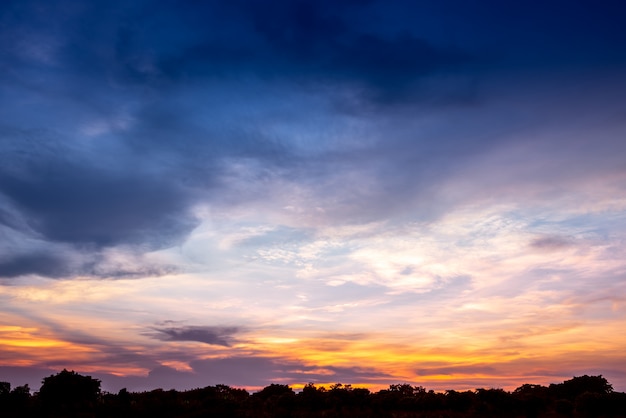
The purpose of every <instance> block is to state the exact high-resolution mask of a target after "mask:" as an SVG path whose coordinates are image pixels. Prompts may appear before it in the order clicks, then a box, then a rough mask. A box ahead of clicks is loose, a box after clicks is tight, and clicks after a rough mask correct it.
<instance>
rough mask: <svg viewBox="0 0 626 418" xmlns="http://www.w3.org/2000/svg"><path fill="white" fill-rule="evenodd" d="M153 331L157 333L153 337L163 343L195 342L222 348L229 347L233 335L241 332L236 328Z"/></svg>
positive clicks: (181, 328) (174, 328)
mask: <svg viewBox="0 0 626 418" xmlns="http://www.w3.org/2000/svg"><path fill="white" fill-rule="evenodd" d="M153 329H154V330H155V331H157V332H158V334H154V335H153V337H154V338H157V339H160V340H163V341H197V342H201V343H205V344H210V345H221V346H224V347H230V345H231V344H232V342H233V337H234V335H235V334H237V333H239V332H240V331H241V330H240V329H239V328H238V327H216V326H181V327H167V328H159V327H155V328H153Z"/></svg>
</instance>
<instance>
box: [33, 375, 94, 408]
mask: <svg viewBox="0 0 626 418" xmlns="http://www.w3.org/2000/svg"><path fill="white" fill-rule="evenodd" d="M38 397H39V400H40V401H41V404H42V406H43V408H44V409H45V411H46V412H48V413H50V414H51V415H55V416H56V415H59V416H74V415H77V414H79V413H80V412H82V411H85V410H91V409H94V407H95V406H96V402H97V401H98V399H99V398H100V381H99V380H98V379H93V378H92V377H91V376H83V375H80V374H78V373H76V372H74V371H71V372H70V371H67V370H65V369H63V371H62V372H60V373H58V374H55V375H52V376H48V377H46V378H44V379H43V382H42V385H41V389H39V394H38Z"/></svg>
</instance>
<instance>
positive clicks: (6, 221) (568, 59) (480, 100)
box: [0, 0, 626, 277]
mask: <svg viewBox="0 0 626 418" xmlns="http://www.w3.org/2000/svg"><path fill="white" fill-rule="evenodd" d="M1 7H2V9H1V11H2V13H1V14H0V27H1V28H2V36H0V93H2V94H0V107H2V108H3V114H2V115H1V116H0V198H1V199H2V200H1V201H2V202H3V203H2V206H4V207H1V208H0V222H2V224H3V225H5V226H7V227H9V228H12V229H14V230H17V231H19V232H21V233H23V234H25V235H27V236H31V237H32V236H35V237H37V238H39V239H41V240H44V241H51V242H61V243H66V244H70V245H75V246H76V248H78V249H80V251H90V250H91V251H96V252H97V251H100V250H102V249H103V248H110V247H115V246H117V245H131V246H136V247H141V248H144V249H148V250H151V249H159V248H165V247H168V246H171V245H174V244H176V243H179V242H181V241H182V240H184V238H185V237H186V236H187V235H188V234H189V233H190V232H191V231H192V230H193V228H194V227H195V226H196V225H197V224H196V220H195V219H194V217H193V214H192V212H193V207H194V205H196V204H198V203H202V202H218V203H223V202H225V201H226V200H227V199H226V198H225V197H224V196H225V195H224V194H223V193H224V191H225V190H227V189H228V192H229V193H232V194H236V191H232V190H230V188H231V184H230V183H229V176H230V175H231V173H230V171H229V168H230V167H229V164H230V162H231V160H232V159H242V160H246V161H247V163H248V164H249V165H250V166H251V167H254V170H252V171H255V172H254V173H253V174H252V175H251V177H252V179H251V180H250V181H252V182H255V181H258V183H259V184H263V181H264V179H266V178H274V177H280V178H283V179H287V180H289V181H295V182H299V183H300V184H301V185H303V187H305V188H309V190H311V194H312V195H313V196H314V197H317V198H319V199H320V202H321V203H322V204H321V205H320V206H326V207H325V210H326V213H327V214H328V217H335V218H336V219H340V220H341V221H343V220H345V219H350V220H351V221H356V222H359V221H370V220H372V219H377V218H380V217H381V216H382V215H384V214H386V213H389V212H390V211H393V210H396V209H397V210H401V209H402V208H407V207H410V206H411V204H412V203H413V202H416V201H417V202H419V205H420V206H421V207H422V208H421V209H420V213H422V214H423V213H429V212H432V213H435V212H437V211H438V210H439V206H438V205H439V204H438V201H437V199H436V195H437V193H438V190H439V188H440V184H441V182H442V181H444V180H445V179H446V178H448V177H450V176H453V175H454V174H455V173H456V172H457V170H459V169H461V168H462V167H463V164H464V162H465V161H466V160H467V159H469V158H471V157H472V156H473V155H477V154H479V153H481V152H483V151H484V150H485V149H488V148H490V147H492V146H494V144H499V143H502V142H505V141H507V140H509V137H510V136H509V135H507V134H508V133H509V132H511V131H515V130H520V129H523V128H524V127H525V126H527V125H529V124H532V123H534V122H536V121H537V120H539V119H542V118H543V119H545V118H546V117H545V116H536V115H534V116H533V115H531V116H528V115H527V114H519V113H516V112H515V108H514V107H513V108H512V110H511V109H508V110H506V111H504V110H503V114H491V115H490V117H489V119H488V120H485V119H484V118H483V119H480V108H481V106H486V104H485V102H486V101H488V100H489V99H490V98H491V97H490V94H492V93H493V92H492V91H490V90H489V89H486V88H485V89H481V88H482V87H481V86H484V85H485V84H486V83H487V81H488V80H490V78H491V77H492V76H493V75H494V74H495V73H498V74H499V73H502V72H506V71H512V73H515V71H527V70H528V69H529V68H535V67H541V68H543V67H547V68H548V69H551V68H552V69H557V70H559V71H563V69H564V68H569V69H571V72H576V71H580V70H581V69H588V68H594V66H599V67H602V66H607V65H613V66H615V68H617V67H619V66H620V65H623V63H624V62H625V61H624V60H625V58H624V49H623V47H622V46H623V41H624V39H625V36H626V35H625V33H626V31H625V30H624V29H623V28H624V27H625V25H622V24H621V23H623V22H622V20H623V16H624V14H623V13H619V12H620V11H621V10H622V9H623V6H621V5H620V4H619V3H615V2H608V3H603V5H601V6H597V7H591V6H586V5H584V4H583V3H579V2H575V3H571V2H567V3H564V2H555V3H552V2H550V4H548V5H541V7H538V6H536V5H532V4H526V3H525V4H524V5H514V6H510V5H506V6H505V5H503V4H502V3H498V2H492V1H485V2H480V3H479V4H472V5H471V6H469V5H468V4H467V3H466V2H461V1H459V2H452V3H449V4H447V5H445V6H444V5H441V4H439V3H435V2H433V3H421V4H416V3H414V2H409V1H397V2H393V3H389V2H383V1H375V0H372V1H356V0H355V1H345V2H343V1H342V2H339V3H338V2H331V1H325V0H324V1H312V0H296V1H288V0H275V1H272V2H269V3H268V2H266V1H221V0H213V1H206V2H191V3H188V4H186V5H185V6H184V7H181V6H180V5H179V4H178V3H176V2H174V1H159V2H132V3H129V2H116V1H112V2H111V1H109V2H104V1H95V2H89V3H88V4H87V3H86V4H73V3H71V2H68V3H64V4H63V6H62V7H61V6H59V5H57V4H54V3H51V2H44V1H19V2H18V1H7V2H3V3H2V6H1ZM581 28H582V29H583V30H580V29H581ZM520 69H521V70H520ZM533 75H534V73H533V74H531V75H530V76H529V77H532V76H533ZM523 78H524V77H522V79H523ZM574 84H575V83H574ZM605 87H606V86H605V85H604V84H602V85H601V86H599V87H598V88H605ZM506 88H507V89H509V88H511V89H514V88H515V86H511V85H507V86H506ZM541 89H543V86H542V87H541V88H540V89H538V90H541ZM617 90H618V91H619V86H618V88H617ZM297 94H300V95H301V97H307V98H311V97H316V98H319V97H322V99H321V100H320V102H321V103H323V104H321V105H319V108H316V109H311V107H310V103H309V102H306V101H299V98H300V96H297ZM290 95H291V96H290ZM614 104H615V103H610V105H611V107H613V108H617V107H616V106H614ZM538 106H539V107H540V106H541V104H540V103H539V104H538ZM602 106H605V107H608V105H606V103H604V104H602ZM449 107H452V108H454V110H455V111H456V112H458V111H459V110H460V109H461V110H462V109H469V110H468V111H467V112H466V113H465V114H463V116H462V117H459V116H458V113H457V114H456V115H453V114H452V112H451V113H450V114H449V115H447V116H446V121H447V122H446V124H447V125H449V126H451V128H450V129H449V130H447V129H442V126H443V124H441V123H439V124H437V123H435V124H434V125H433V127H429V126H428V124H427V123H426V124H424V123H421V122H420V117H421V116H424V115H425V118H426V119H428V118H429V117H430V116H431V114H430V113H429V112H430V111H431V108H438V109H440V110H441V111H442V112H445V111H447V109H449ZM286 109H287V110H286ZM315 112H317V113H316V114H320V113H324V114H325V115H327V118H328V119H332V118H335V117H336V118H337V119H334V120H339V122H338V124H341V123H342V122H343V119H341V118H347V119H349V118H358V119H359V120H361V121H370V122H371V124H370V125H367V127H368V129H369V128H371V131H370V132H368V133H367V135H370V136H371V138H374V139H373V140H370V142H369V144H368V145H363V146H362V147H357V148H358V149H355V150H351V149H350V148H349V147H348V151H345V150H343V149H341V148H342V147H338V148H339V149H337V150H335V149H329V150H327V152H319V153H316V154H315V155H314V156H313V155H306V152H301V150H298V149H297V148H298V146H297V144H295V142H296V141H295V140H294V139H293V138H295V137H297V136H298V135H299V133H296V132H294V131H295V130H297V129H300V130H301V131H304V130H319V131H320V132H322V131H323V129H324V128H325V126H322V125H323V124H321V125H320V126H319V127H317V126H315V127H313V128H311V127H310V126H309V125H306V127H305V128H303V127H302V126H303V125H304V122H303V121H307V120H309V119H311V116H312V115H313V113H315ZM473 112H474V113H473ZM542 112H543V110H538V111H537V113H538V114H540V113H542ZM548 113H549V112H548ZM585 113H586V112H585V109H583V110H581V111H578V112H573V113H572V115H570V116H571V117H568V119H573V118H575V117H576V116H577V115H580V114H585ZM340 119H341V120H340ZM479 119H480V120H479ZM543 119H542V120H543ZM562 119H565V118H561V120H562ZM294 120H295V122H294ZM375 122H379V123H375ZM290 123H292V125H289V124H290ZM277 125H279V128H282V127H283V126H288V127H289V128H288V129H283V130H282V131H281V130H280V129H278V131H279V132H280V133H276V132H274V131H272V129H270V128H268V126H270V127H272V126H277ZM301 125H302V126H301ZM311 125H313V124H311ZM443 131H445V132H443ZM477 132H478V133H479V135H477V134H476V133H477ZM306 134H310V135H311V136H312V138H313V139H312V140H311V141H312V142H314V141H316V140H317V139H319V138H321V137H323V135H324V134H323V133H318V132H313V133H310V132H307V133H306ZM531 134H532V132H531ZM316 135H317V136H316ZM359 135H362V133H361V132H357V133H356V134H354V133H352V132H349V131H346V132H340V135H337V137H340V136H346V137H348V136H356V137H358V136H359ZM367 135H366V136H367ZM364 142H366V141H364ZM331 148H332V147H331ZM608 148H611V149H613V147H612V144H608ZM594 165H597V164H594ZM583 167H585V166H583ZM354 173H356V177H361V178H368V179H375V182H372V183H373V184H372V185H370V186H368V188H363V189H361V188H354V187H352V186H351V185H345V184H338V183H339V182H338V181H337V177H341V176H343V175H346V176H347V177H348V176H349V175H351V174H354ZM273 176H274V177H273ZM239 180H241V179H239ZM246 180H247V179H246ZM368 181H369V180H368ZM254 193H258V195H261V196H262V195H263V193H264V192H263V191H258V188H256V183H255V184H251V185H249V186H248V187H247V188H246V189H245V191H244V192H241V194H242V196H241V197H240V198H239V200H238V202H243V201H246V198H249V195H250V194H254ZM333 193H336V194H337V195H341V198H340V199H335V198H334V197H329V196H331V195H332V196H334V194H333ZM258 195H255V198H258ZM327 197H329V198H328V202H325V201H324V199H325V198H327ZM337 202H339V203H337ZM381 202H384V203H381ZM326 203H328V204H326ZM328 206H332V207H328ZM34 254H39V255H41V254H42V253H41V252H37V251H33V252H32V254H31V255H28V256H25V255H24V252H23V251H22V252H20V253H19V254H18V253H17V252H16V253H14V254H4V255H3V257H2V259H3V260H5V261H4V263H5V264H4V265H5V272H6V276H12V275H15V274H18V273H19V272H24V273H28V272H31V273H37V274H42V272H44V271H45V270H47V269H46V268H45V267H44V266H48V267H49V273H48V274H49V275H50V276H55V277H56V276H62V275H64V274H65V273H66V272H71V271H74V270H72V269H75V268H76V266H70V265H69V264H68V265H66V266H63V262H62V260H63V258H62V257H59V256H54V255H53V254H52V253H46V254H45V255H42V256H36V255H34ZM29 260H30V261H33V260H39V261H36V262H32V263H30V265H31V267H30V268H29V267H27V264H29V263H25V262H26V261H29ZM68 263H69V261H68ZM80 269H82V270H83V271H85V270H88V267H81V268H80Z"/></svg>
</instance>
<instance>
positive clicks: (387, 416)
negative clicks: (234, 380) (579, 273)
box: [0, 370, 626, 418]
mask: <svg viewBox="0 0 626 418" xmlns="http://www.w3.org/2000/svg"><path fill="white" fill-rule="evenodd" d="M0 417H2V418H18V417H19V418H28V417H37V418H39V417H49V418H57V417H59V418H60V417H64V418H65V417H67V418H71V417H81V418H109V417H115V418H131V417H132V418H144V417H145V418H160V417H163V418H165V417H167V418H200V417H203V418H204V417H219V418H266V417H268V418H270V417H271V418H279V417H280V418H287V417H293V418H313V417H324V418H335V417H337V418H338V417H350V418H392V417H393V418H413V417H414V418H464V417H476V418H477V417H481V418H483V417H487V418H489V417H494V418H495V417H510V418H544V417H545V418H557V417H575V418H579V417H580V418H587V417H589V418H593V417H597V418H618V417H626V394H624V393H621V392H614V391H613V387H612V386H611V385H610V384H609V383H608V382H607V381H606V379H604V378H603V377H602V376H586V375H585V376H580V377H574V378H573V379H570V380H566V381H565V382H563V383H559V384H552V385H550V386H549V387H545V386H541V385H532V384H525V385H522V386H520V387H518V388H517V389H515V390H514V391H513V392H507V391H505V390H502V389H493V388H492V389H476V390H475V391H469V390H468V391H455V390H448V391H445V392H443V393H438V392H434V391H432V390H428V391H427V390H426V389H425V388H423V387H421V386H412V385H410V384H406V383H404V384H396V385H390V386H389V387H388V388H387V389H383V390H380V391H378V392H374V393H372V392H370V391H369V390H368V389H365V388H354V387H352V386H351V385H349V384H341V383H336V384H333V385H331V386H330V387H329V388H326V387H323V386H320V387H317V386H315V384H313V383H309V384H307V385H306V386H304V388H303V389H302V391H300V392H299V393H296V392H294V390H293V389H292V388H291V387H289V386H288V385H284V384H275V383H274V384H270V385H269V386H266V387H265V388H263V389H262V390H260V391H258V392H256V393H254V394H252V395H250V394H249V393H248V392H247V391H246V390H245V389H238V388H231V387H229V386H226V385H216V386H207V387H204V388H198V389H192V390H187V391H180V392H179V391H176V390H173V389H172V390H167V391H166V390H163V389H155V390H152V391H148V392H129V391H128V390H126V389H122V390H120V391H119V392H118V393H101V391H100V381H99V380H97V379H93V378H91V377H89V376H81V375H79V374H77V373H75V372H73V371H72V372H68V371H67V370H63V371H62V372H61V373H58V374H56V375H52V376H49V377H47V378H45V379H44V380H43V385H42V387H41V390H40V391H39V392H38V393H36V394H35V395H31V394H30V388H29V387H28V385H24V386H17V387H15V388H13V389H12V388H11V385H10V384H9V383H8V382H0Z"/></svg>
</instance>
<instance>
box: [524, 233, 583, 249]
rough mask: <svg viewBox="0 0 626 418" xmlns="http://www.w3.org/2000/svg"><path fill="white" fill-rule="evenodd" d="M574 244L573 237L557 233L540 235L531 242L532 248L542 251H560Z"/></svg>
mask: <svg viewBox="0 0 626 418" xmlns="http://www.w3.org/2000/svg"><path fill="white" fill-rule="evenodd" d="M574 245H575V243H574V242H573V241H572V239H571V238H568V237H562V236H556V235H552V236H543V237H538V238H535V239H534V240H532V241H531V242H530V246H531V247H532V248H535V249H538V250H542V251H558V250H563V249H566V248H569V247H573V246H574Z"/></svg>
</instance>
